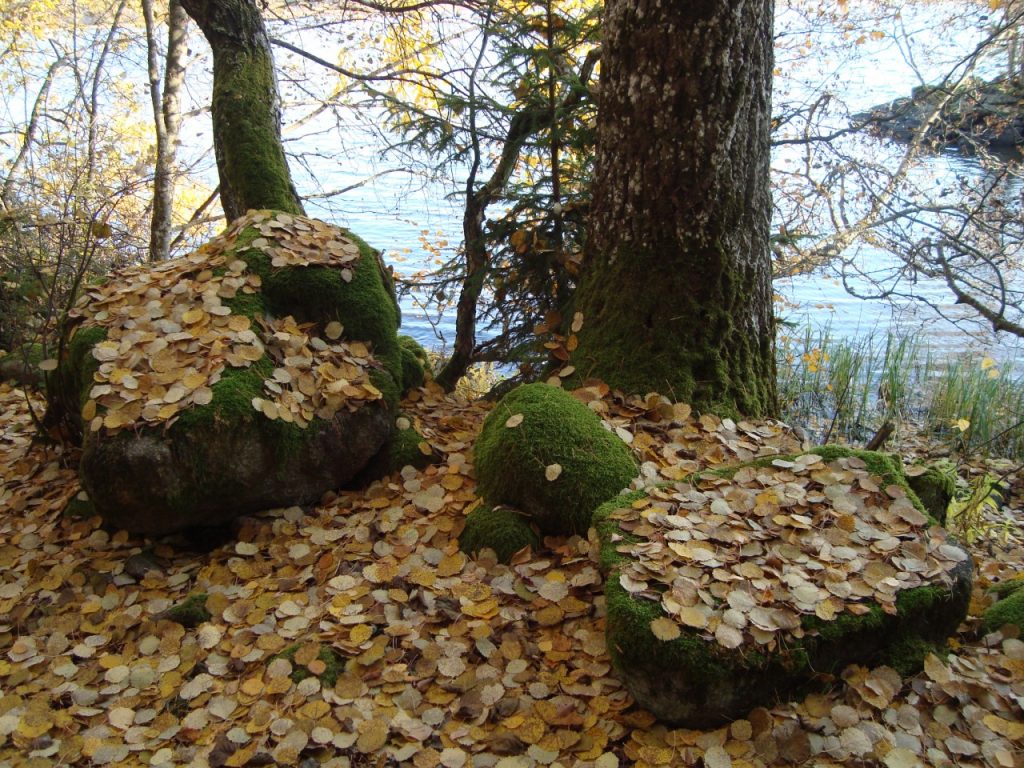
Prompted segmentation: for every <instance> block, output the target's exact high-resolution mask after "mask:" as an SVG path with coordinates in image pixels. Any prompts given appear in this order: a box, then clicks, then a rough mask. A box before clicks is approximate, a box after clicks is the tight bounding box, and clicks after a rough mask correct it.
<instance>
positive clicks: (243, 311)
mask: <svg viewBox="0 0 1024 768" xmlns="http://www.w3.org/2000/svg"><path fill="white" fill-rule="evenodd" d="M224 306H226V307H227V308H228V309H230V310H231V314H233V315H242V316H244V317H248V318H249V319H250V320H256V319H259V318H262V317H263V316H264V315H265V314H266V312H267V308H266V305H265V304H264V303H263V296H262V295H260V294H258V293H237V294H235V295H234V296H233V297H232V298H230V299H225V301H224Z"/></svg>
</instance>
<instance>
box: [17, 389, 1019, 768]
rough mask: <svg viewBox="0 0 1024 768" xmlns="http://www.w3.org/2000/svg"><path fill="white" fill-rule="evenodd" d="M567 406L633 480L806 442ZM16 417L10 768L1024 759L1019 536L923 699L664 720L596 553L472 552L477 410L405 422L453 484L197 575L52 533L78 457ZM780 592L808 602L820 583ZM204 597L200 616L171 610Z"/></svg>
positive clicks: (676, 413)
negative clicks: (612, 608)
mask: <svg viewBox="0 0 1024 768" xmlns="http://www.w3.org/2000/svg"><path fill="white" fill-rule="evenodd" d="M587 390H593V391H587ZM577 396H579V397H580V398H581V399H583V400H584V401H585V402H588V404H589V405H590V406H591V407H592V408H593V409H594V410H595V411H597V412H598V413H600V414H601V415H602V417H603V418H605V420H606V422H607V423H608V426H609V428H611V429H622V430H625V431H627V432H629V433H630V434H631V435H632V437H633V441H632V445H633V449H634V450H636V451H637V452H638V455H639V457H640V458H641V459H642V461H643V462H644V469H643V471H644V475H643V477H644V478H645V479H644V480H641V481H640V482H641V483H644V482H647V483H653V482H654V481H656V480H657V479H661V480H664V479H673V478H672V475H674V474H676V473H678V472H681V471H684V470H685V471H686V472H687V473H689V472H690V471H696V470H702V469H705V468H707V467H709V466H717V465H720V464H723V463H726V462H728V463H731V462H732V461H734V460H736V459H737V458H743V457H747V458H749V457H752V456H756V455H768V454H771V453H777V452H783V451H786V452H789V451H791V450H792V448H793V445H792V436H791V434H790V433H789V432H788V430H787V429H786V428H785V427H784V425H780V424H777V423H773V422H758V423H753V422H740V423H732V422H729V421H728V420H721V419H715V418H711V417H707V416H703V417H697V416H696V415H694V414H692V413H690V412H689V410H688V409H687V408H686V407H685V406H680V405H678V404H671V403H667V402H666V401H664V400H663V399H660V398H656V399H655V400H650V399H648V400H646V401H644V400H626V401H623V400H620V399H616V398H614V397H613V396H612V395H611V394H610V393H608V392H607V391H605V392H601V391H600V387H587V388H585V389H584V390H581V391H578V392H577ZM26 403H27V400H26V395H25V393H24V392H22V391H21V390H18V389H15V388H12V387H11V386H9V385H6V384H4V385H0V406H2V408H3V410H2V413H3V420H2V422H0V478H2V479H0V503H2V509H3V513H2V514H0V555H2V557H3V562H4V563H5V564H6V568H5V570H4V571H3V574H2V576H0V760H5V761H7V762H8V763H9V764H10V765H12V766H19V765H32V766H36V765H40V766H44V765H83V766H85V765H93V766H95V765H111V766H114V765H125V766H129V765H131V766H138V765H153V766H161V765H197V766H202V765H209V766H246V765H251V766H257V765H282V766H284V765H300V764H301V765H326V766H358V765H369V764H374V765H377V764H385V763H386V762H389V761H390V762H391V763H397V764H403V765H412V766H416V767H417V768H424V767H425V766H431V767H433V766H444V768H462V766H500V767H501V768H511V767H512V766H544V765H566V766H569V765H580V766H596V767H599V768H614V767H615V766H625V765H632V764H635V765H642V766H657V765H694V766H698V765H704V766H708V767H711V766H714V767H715V768H720V767H726V766H767V765H799V764H808V765H812V764H813V765H851V764H863V765H885V766H888V768H902V767H903V766H917V765H992V766H1006V767H1007V768H1009V767H1010V766H1015V765H1016V766H1019V765H1021V759H1022V758H1021V748H1022V744H1024V732H1022V731H1024V728H1022V727H1021V725H1020V723H1021V722H1022V719H1024V718H1022V704H1024V643H1022V642H1021V641H1020V639H1019V638H1017V637H1014V636H1013V633H1008V634H1007V635H1005V636H1004V635H1003V634H1001V633H994V634H990V635H987V636H984V637H978V636H976V632H975V628H976V626H977V624H978V620H977V615H976V614H977V613H978V612H979V611H980V610H981V609H983V607H984V605H985V601H986V599H987V598H985V597H984V594H983V591H982V588H983V586H984V584H985V583H987V582H988V581H996V580H999V579H1001V578H1006V577H1008V576H1009V575H1011V574H1012V573H1014V572H1019V570H1020V568H1021V564H1022V563H1024V548H1022V544H1021V541H1022V538H1024V537H1022V535H1021V530H1020V526H1019V522H1018V525H1017V528H1016V530H1015V531H1014V533H1013V536H1011V537H1010V538H1009V539H1008V540H1007V541H1006V542H1005V543H997V544H993V543H992V542H987V543H984V544H981V545H979V546H976V547H975V549H974V551H973V555H974V556H975V557H976V558H977V560H978V563H979V573H980V578H979V579H978V587H977V594H976V599H975V601H974V604H973V605H972V616H971V618H970V619H969V620H968V622H967V623H966V624H965V625H964V627H963V628H962V633H961V634H960V635H959V636H958V637H956V638H954V639H953V640H952V641H951V653H950V655H949V657H948V658H947V659H945V660H941V659H939V658H937V657H930V658H929V660H928V662H927V664H926V667H925V671H924V672H922V673H921V674H919V675H917V676H915V677H914V678H911V679H907V680H900V678H899V676H898V675H897V674H896V673H895V672H893V671H892V670H890V669H887V668H884V667H882V668H876V669H867V668H864V667H857V666H853V667H849V668H848V669H847V670H845V671H844V673H843V676H842V677H843V679H842V680H841V681H840V680H836V681H834V685H833V686H831V687H829V688H827V689H826V690H825V691H824V692H822V693H815V694H811V695H808V696H807V697H806V698H804V699H803V700H802V701H799V702H792V703H782V704H780V705H778V706H776V707H774V708H772V709H766V708H757V709H754V710H752V711H751V712H750V713H749V714H748V715H747V717H745V718H743V719H741V720H737V721H735V722H733V723H731V724H729V725H728V726H724V727H722V728H718V729H715V730H708V731H695V730H688V729H673V728H669V727H666V726H663V725H660V724H658V723H656V722H654V720H653V717H652V716H650V715H649V714H648V713H647V712H645V711H643V710H641V709H638V708H637V707H636V706H635V705H634V704H633V703H632V701H631V699H630V697H629V696H628V694H627V693H626V692H625V690H624V689H623V687H622V686H621V685H620V683H619V682H618V681H617V680H616V678H615V676H614V674H613V672H612V669H611V664H610V661H609V658H608V655H607V651H606V649H605V644H604V616H603V597H602V588H603V585H602V583H601V577H600V575H599V573H598V570H597V567H596V543H595V542H594V541H591V540H587V539H583V538H581V537H573V538H548V539H546V540H545V542H544V545H543V547H542V548H541V550H540V551H538V552H535V553H532V554H521V555H519V556H517V558H515V559H514V560H513V562H512V564H511V565H508V566H505V565H500V564H498V563H497V562H496V561H495V560H494V559H493V558H488V557H487V556H486V555H483V556H481V557H479V558H478V559H477V560H472V559H470V558H468V557H466V556H465V555H464V554H462V553H461V552H460V551H459V550H458V548H457V546H456V544H455V543H454V542H455V538H456V537H457V534H458V532H459V531H460V529H461V526H462V524H463V521H464V518H465V515H466V514H467V513H468V512H469V511H470V510H471V509H473V508H474V507H475V506H476V505H478V504H479V500H478V499H477V498H476V496H475V494H474V488H475V482H474V479H473V468H472V462H471V456H472V443H473V440H474V439H475V436H476V434H477V431H478V429H479V425H480V422H481V420H482V418H483V417H484V415H485V414H486V410H487V406H485V405H483V404H480V403H469V402H465V401H463V400H460V399H459V398H458V397H455V396H444V395H442V394H441V393H440V392H438V391H436V390H434V389H431V388H429V387H428V388H424V389H421V390H418V391H416V392H414V393H413V395H412V397H411V398H410V399H409V400H408V401H406V402H405V403H404V404H403V408H404V409H405V411H406V413H408V414H409V418H410V419H411V420H412V421H413V422H414V423H415V424H416V426H417V428H418V429H420V431H421V433H422V434H423V436H424V437H425V439H426V440H427V441H428V442H429V443H430V445H431V446H432V447H433V448H434V449H436V450H437V451H438V452H439V453H440V454H441V455H442V456H443V457H444V458H443V462H442V463H441V464H440V465H438V466H434V467H430V468H427V469H426V470H423V471H415V470H413V469H412V468H410V467H407V468H406V469H405V470H403V471H402V472H401V473H396V474H394V475H392V476H390V477H389V478H386V479H385V480H383V481H380V482H377V483H375V484H373V485H372V486H370V487H369V488H367V489H364V490H362V491H356V492H340V493H337V494H328V495H327V496H326V497H325V498H324V499H323V501H322V503H321V504H320V505H318V506H317V507H315V508H314V509H311V510H302V509H299V508H289V509H282V510H272V511H269V512H267V513H264V514H261V515H258V516H254V517H246V518H242V519H240V520H239V522H238V540H237V542H233V543H231V544H227V545H225V546H223V547H221V548H219V549H215V550H214V551H212V552H210V553H209V554H208V555H203V556H197V555H195V554H190V553H188V552H184V551H181V550H180V549H177V548H175V547H174V546H173V540H170V541H162V542H156V543H153V542H148V541H146V540H142V539H136V538H133V537H130V536H129V535H128V534H126V533H125V532H123V531H109V530H106V529H104V528H103V527H101V525H100V521H99V520H98V519H97V518H84V519H83V518H73V517H66V516H63V515H62V510H63V509H64V508H65V506H66V505H67V503H68V502H69V501H70V500H72V499H74V498H75V497H76V496H77V495H78V494H79V489H78V485H77V480H76V477H75V474H74V472H73V471H72V470H70V469H68V468H66V464H68V463H69V461H70V460H71V459H73V458H74V457H72V456H65V455H61V454H60V453H59V452H58V451H56V450H55V449H52V448H49V449H47V448H46V447H44V446H42V445H38V444H36V443H34V442H33V441H32V435H33V432H32V430H33V425H32V421H31V418H30V417H29V415H28V410H27V405H26ZM36 406H37V407H38V406H39V404H38V403H36ZM651 406H653V407H651ZM680 464H682V466H683V469H680V466H679V465H680ZM794 469H795V467H772V468H771V469H769V470H766V471H767V472H769V473H770V474H772V475H773V476H776V475H777V474H778V473H783V474H785V473H787V472H788V473H789V474H793V475H794V476H796V477H801V475H800V474H799V473H794V472H793V470H794ZM805 469H806V472H807V473H808V475H807V476H808V477H809V476H810V473H813V472H821V471H824V469H823V468H821V467H818V468H817V469H815V466H814V465H813V464H808V465H807V466H806V468H805ZM857 469H858V468H856V467H854V468H853V470H850V469H849V468H847V469H843V470H842V471H851V472H855V470H857ZM830 471H838V470H830ZM674 479H677V480H678V479H680V478H674ZM776 479H781V478H777V477H776ZM786 482H793V481H786ZM783 485H784V487H785V484H783ZM808 486H810V483H808ZM721 488H722V486H714V485H712V486H710V487H708V488H706V489H702V490H701V492H702V493H705V492H708V493H712V494H714V493H716V492H719V491H721ZM804 490H805V493H807V492H808V489H807V487H805V488H804ZM811 492H813V491H811ZM868 493H871V494H874V493H884V489H880V490H879V491H870V492H865V494H868ZM863 498H864V499H870V496H868V495H864V496H863ZM674 501H678V500H674ZM812 503H813V502H812ZM786 509H787V511H786V512H784V513H782V514H787V515H789V516H791V517H792V516H793V515H794V514H802V513H800V512H796V510H794V509H792V507H788V508H786ZM811 518H812V521H813V515H811ZM645 523H647V521H645ZM648 524H649V523H648ZM907 524H908V525H909V524H910V523H907ZM780 525H781V523H780ZM783 528H784V529H787V530H788V526H783ZM694 530H696V529H694ZM794 530H800V528H796V529H794ZM847 533H852V532H847ZM698 540H699V539H698ZM876 541H877V540H876ZM868 547H869V548H870V545H868ZM702 557H703V556H702V555H698V556H697V558H696V560H695V562H696V563H697V564H700V565H702V566H703V565H704V564H705V560H703V559H701V558H702ZM844 562H848V561H844ZM938 563H939V559H938V557H936V564H938ZM761 567H762V568H763V566H761ZM911 573H912V571H911ZM785 576H786V574H782V577H785ZM750 578H754V577H750ZM862 578H863V579H864V583H865V584H866V585H868V586H870V584H868V577H867V575H866V574H862ZM885 578H888V577H885ZM805 581H806V583H808V584H812V585H815V586H814V588H815V589H816V590H821V589H822V587H821V586H820V584H817V582H815V581H814V580H812V579H805ZM882 581H884V578H883V579H882ZM780 583H785V584H786V589H787V591H788V592H789V593H790V594H791V595H792V599H793V600H794V601H795V600H798V596H803V597H806V600H804V601H803V602H804V604H805V605H807V606H808V607H809V606H810V605H811V600H810V598H811V594H810V591H809V588H803V589H802V588H801V584H796V585H795V586H794V585H790V584H789V583H788V582H781V578H780ZM878 583H881V582H878ZM872 589H873V590H874V589H875V587H872ZM825 591H827V587H826V588H825ZM200 593H205V594H206V595H207V597H206V601H205V606H206V609H207V610H208V611H209V613H210V619H209V621H206V622H203V623H201V624H199V625H198V626H197V627H195V628H193V629H186V628H184V627H183V626H181V625H180V624H176V623H174V622H171V621H168V620H166V619H163V618H161V616H162V615H164V612H165V611H166V610H167V609H168V608H169V607H171V606H172V605H175V604H177V603H180V602H181V601H183V600H184V599H185V598H187V597H188V596H189V595H196V594H200ZM829 594H831V593H829ZM818 597H819V598H821V595H820V592H819V593H818ZM822 599H824V598H822ZM741 605H745V603H741ZM790 605H796V603H790ZM685 607H690V608H698V607H699V606H697V605H696V604H694V605H692V606H685ZM751 610H752V609H751ZM794 610H795V608H794ZM700 613H701V616H702V617H703V611H700ZM749 614H750V610H748V611H747V612H746V614H745V615H746V616H748V617H749ZM679 615H680V616H682V615H683V614H682V613H680V614H679ZM686 615H687V616H688V618H689V621H690V622H692V623H695V624H699V623H700V621H701V619H698V617H697V615H696V614H692V615H691V614H686ZM712 621H713V619H712V617H710V616H709V617H707V622H708V625H710V624H711V623H712ZM748 621H749V618H748ZM720 626H721V625H720ZM657 631H659V632H662V633H663V634H664V635H665V636H670V635H671V634H672V633H673V631H678V624H677V623H676V622H675V621H671V620H666V622H662V624H659V627H658V629H657ZM744 631H745V632H746V631H748V630H747V628H744ZM766 631H767V630H766ZM716 636H717V635H716ZM286 651H287V652H288V653H285V652H286ZM327 659H330V661H329V662H328V661H327ZM329 664H333V665H334V667H335V668H334V669H333V673H334V675H335V676H334V677H333V681H331V682H328V681H329V680H330V679H331V678H330V677H329V676H328V674H327V672H328V666H329Z"/></svg>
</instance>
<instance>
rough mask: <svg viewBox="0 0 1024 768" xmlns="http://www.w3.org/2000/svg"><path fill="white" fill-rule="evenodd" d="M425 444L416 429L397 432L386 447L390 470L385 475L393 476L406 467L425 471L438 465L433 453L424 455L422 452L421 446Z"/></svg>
mask: <svg viewBox="0 0 1024 768" xmlns="http://www.w3.org/2000/svg"><path fill="white" fill-rule="evenodd" d="M423 442H425V441H424V439H423V435H421V434H420V433H419V432H417V431H416V430H415V429H411V428H410V429H397V430H395V432H394V434H392V436H391V439H390V440H388V442H387V445H386V446H385V450H386V451H387V466H388V468H389V469H388V471H387V472H386V473H385V474H391V473H392V472H395V471H397V470H400V469H401V468H402V467H406V466H413V467H416V468H417V469H423V468H424V467H427V466H429V465H430V464H432V463H436V461H437V459H436V457H435V456H433V455H431V454H432V452H431V453H424V452H423V451H421V450H420V445H421V444H422V443H423Z"/></svg>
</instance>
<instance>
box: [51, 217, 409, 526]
mask: <svg viewBox="0 0 1024 768" xmlns="http://www.w3.org/2000/svg"><path fill="white" fill-rule="evenodd" d="M398 324H399V313H398V307H397V305H396V304H395V302H394V298H393V294H392V291H391V289H390V286H389V282H388V276H387V274H386V272H385V270H384V269H383V268H382V266H381V264H380V262H379V260H378V256H377V254H376V252H374V251H373V250H372V249H371V248H370V247H369V246H367V245H366V243H364V242H362V241H361V240H359V239H358V238H356V237H354V236H353V235H351V234H350V233H348V232H346V231H344V230H341V229H338V228H337V227H333V226H331V225H329V224H325V223H323V222H321V221H317V220H314V219H309V218H306V217H303V216H298V215H295V214H288V213H280V212H273V211H251V212H250V213H249V214H247V215H246V216H244V217H242V218H241V219H239V220H237V221H235V222H234V223H233V224H232V225H231V226H230V227H229V228H228V229H227V231H226V232H224V234H222V235H220V236H219V237H217V238H215V239H214V240H213V241H211V242H210V243H208V244H206V245H204V246H203V247H201V248H200V249H199V250H197V251H196V252H195V253H193V254H191V255H189V256H187V257H184V258H181V259H176V260H174V261H168V262H163V263H161V264H158V265H155V266H152V267H147V268H133V269H128V270H125V271H123V272H120V273H118V274H116V275H114V276H113V277H112V279H111V280H110V281H108V282H107V283H106V284H105V285H104V286H101V287H97V288H94V289H89V290H88V291H87V292H86V295H85V296H83V298H82V300H81V301H80V302H79V303H78V305H77V306H76V309H75V310H74V312H73V313H72V318H71V325H70V330H69V332H68V334H67V341H66V343H65V344H64V346H63V355H62V359H61V360H60V366H59V368H58V369H57V371H56V372H55V374H56V375H55V376H54V380H55V382H56V386H55V387H53V388H52V389H53V390H54V391H53V392H51V403H50V409H49V411H50V412H49V413H48V415H47V421H48V423H50V424H51V425H52V424H54V423H57V422H59V423H61V424H62V425H63V427H64V430H65V431H66V432H67V433H69V434H77V435H80V436H81V439H82V444H83V453H82V461H81V465H80V473H81V479H82V485H83V487H84V488H85V489H86V490H87V491H88V494H89V498H90V499H91V500H92V502H93V503H94V504H95V506H96V509H97V511H98V512H99V513H100V514H101V515H102V516H103V517H104V518H105V519H106V520H107V521H108V522H110V523H112V524H114V525H117V526H119V527H122V528H126V529H128V530H131V531H135V532H139V533H146V534H153V535H156V534H165V533H169V532H172V531H176V530H180V529H186V528H190V527H193V526H197V525H203V526H210V525H217V524H220V523H223V522H225V521H228V520H230V519H231V518H233V517H236V516H237V515H240V514H246V513H251V512H255V511H258V510H261V509H266V508H271V507H275V506H283V505H288V506H290V505H294V504H305V503H311V502H315V501H317V500H318V499H319V498H320V497H321V495H322V494H323V493H324V492H325V491H327V490H330V489H334V488H338V487H340V486H342V485H343V484H344V483H345V482H346V481H348V480H349V479H350V478H352V477H354V476H355V475H356V474H357V473H358V472H359V471H360V470H361V469H362V468H363V467H364V466H365V465H366V464H367V462H368V461H369V460H370V459H371V458H372V457H373V456H374V455H375V454H377V453H378V452H379V451H380V449H381V447H382V446H383V445H384V443H385V441H386V440H387V439H388V437H389V436H390V434H391V432H392V430H393V426H394V413H395V408H396V407H397V401H398V397H399V393H400V388H401V382H402V356H401V350H400V348H399V344H398V334H397V329H398Z"/></svg>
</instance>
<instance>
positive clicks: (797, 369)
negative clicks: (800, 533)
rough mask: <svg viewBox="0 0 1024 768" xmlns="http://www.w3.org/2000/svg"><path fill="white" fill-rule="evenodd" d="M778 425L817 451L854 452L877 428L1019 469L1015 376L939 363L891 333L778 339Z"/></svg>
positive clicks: (1021, 405) (1022, 401) (1023, 434)
mask: <svg viewBox="0 0 1024 768" xmlns="http://www.w3.org/2000/svg"><path fill="white" fill-rule="evenodd" d="M777 350H778V361H777V363H778V372H779V380H778V384H779V397H780V402H781V406H782V412H783V418H784V419H785V420H786V421H788V422H789V423H791V424H794V425H799V426H801V427H803V428H804V429H805V430H806V431H807V432H808V434H809V435H810V436H811V438H812V439H813V440H814V441H816V442H828V441H842V442H848V443H852V444H858V443H860V444H863V443H865V442H866V441H868V440H869V439H870V438H871V436H872V435H874V434H875V432H876V431H878V429H880V428H881V427H882V425H883V424H885V423H886V422H891V423H892V424H893V426H894V428H895V431H896V435H897V439H899V438H900V437H907V436H911V435H913V434H921V433H923V434H924V435H925V436H927V437H929V438H931V439H935V440H938V441H940V442H944V443H947V444H948V446H949V448H950V450H951V451H954V452H957V453H961V454H965V453H980V454H986V455H992V456H1003V457H1007V458H1013V459H1022V460H1024V424H1022V421H1024V376H1021V375H1020V374H1018V373H1016V372H1015V370H1014V366H1013V364H1012V363H1011V362H1004V363H1002V364H997V363H996V362H995V361H993V360H992V359H991V358H988V357H983V356H979V355H970V354H965V355H962V356H960V357H957V358H954V359H947V360H938V359H937V356H936V355H934V354H933V353H932V351H931V350H930V349H929V348H928V346H927V345H924V344H922V343H920V341H919V340H918V338H917V336H915V335H911V334H908V333H904V332H899V331H889V332H886V333H884V334H881V333H873V334H868V335H866V336H863V337H860V338H858V339H855V340H850V339H840V338H835V337H833V336H832V333H831V329H830V328H828V327H824V328H818V329H811V328H809V327H807V328H804V329H802V330H801V331H800V332H798V333H793V332H792V331H789V332H784V333H783V334H781V335H780V337H779V343H778V345H777Z"/></svg>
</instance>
